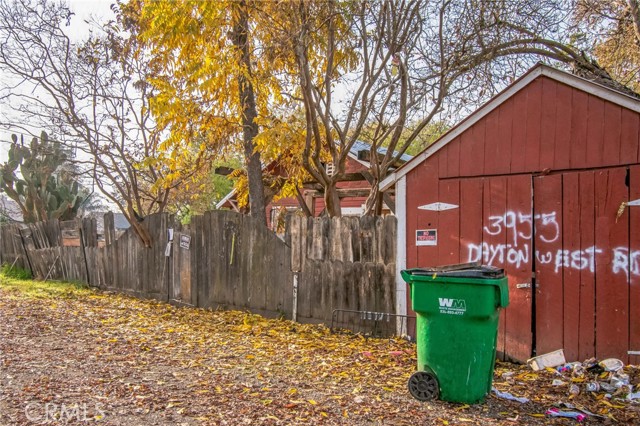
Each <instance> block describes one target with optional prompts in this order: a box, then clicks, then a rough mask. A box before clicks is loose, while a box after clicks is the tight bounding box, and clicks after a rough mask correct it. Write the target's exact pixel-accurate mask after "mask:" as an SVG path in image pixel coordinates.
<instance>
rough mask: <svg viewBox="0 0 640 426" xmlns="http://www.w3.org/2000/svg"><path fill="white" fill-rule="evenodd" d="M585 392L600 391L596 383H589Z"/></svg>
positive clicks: (598, 384)
mask: <svg viewBox="0 0 640 426" xmlns="http://www.w3.org/2000/svg"><path fill="white" fill-rule="evenodd" d="M586 389H587V392H598V391H599V390H600V383H598V382H589V383H587V387H586Z"/></svg>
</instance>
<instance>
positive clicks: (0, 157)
mask: <svg viewBox="0 0 640 426" xmlns="http://www.w3.org/2000/svg"><path fill="white" fill-rule="evenodd" d="M67 1H68V3H69V6H70V7H71V10H72V11H73V12H74V13H75V16H73V18H72V19H71V25H70V26H69V27H67V29H68V35H69V38H71V39H72V40H82V39H83V38H84V37H85V36H86V35H87V34H88V31H89V26H88V25H87V24H86V23H85V22H84V21H85V20H88V19H91V17H95V18H96V19H97V20H98V21H102V20H106V19H109V18H110V17H111V16H112V12H111V9H110V6H111V4H112V3H114V2H115V1H114V0H67ZM5 79H7V77H6V76H5V75H4V74H0V80H2V81H5ZM6 113H7V112H5V111H0V114H3V115H4V114H6ZM33 130H34V132H36V133H39V131H38V129H33ZM25 139H26V140H27V141H28V140H30V137H27V136H26V135H25ZM10 142H11V132H10V131H6V130H4V129H0V163H4V162H5V161H6V160H7V151H8V149H9V144H10Z"/></svg>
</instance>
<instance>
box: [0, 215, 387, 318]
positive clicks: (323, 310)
mask: <svg viewBox="0 0 640 426" xmlns="http://www.w3.org/2000/svg"><path fill="white" fill-rule="evenodd" d="M112 222H113V217H112V215H109V214H107V215H105V243H104V244H98V238H97V227H96V220H95V219H85V220H82V221H69V222H64V223H58V221H49V222H47V223H37V224H30V225H28V226H22V227H19V226H17V225H11V226H4V227H2V228H1V229H0V250H1V251H0V260H2V262H6V263H13V262H16V263H17V264H19V265H20V266H21V267H26V268H31V270H32V271H33V272H34V275H35V276H36V277H38V278H40V279H45V278H47V279H64V280H74V281H82V282H86V283H90V284H91V285H92V286H96V287H99V288H103V289H108V290H113V291H118V292H124V293H128V294H131V295H134V296H136V297H141V298H153V299H158V300H163V301H170V302H171V303H176V304H185V305H193V306H199V307H203V308H210V309H219V308H222V309H249V310H251V311H253V312H256V313H261V314H264V315H268V316H284V317H287V318H291V317H292V314H293V311H294V303H295V304H296V308H297V318H296V319H297V320H299V321H301V322H314V323H319V322H324V323H329V322H331V321H332V313H333V311H334V310H335V309H342V310H351V311H366V312H378V313H380V312H384V313H394V309H395V254H396V252H395V239H396V237H395V235H396V220H395V218H394V217H386V218H374V217H362V218H305V217H300V216H296V215H293V216H291V217H289V218H288V220H287V229H286V233H285V238H284V241H283V240H281V239H280V238H278V237H277V236H276V235H275V234H274V233H272V232H271V231H269V230H268V229H267V228H266V227H264V225H262V224H261V223H259V222H258V221H256V220H254V219H253V218H251V217H250V216H243V215H240V214H237V213H234V212H230V211H214V212H207V213H205V214H204V215H202V216H194V217H193V218H192V221H191V224H190V225H188V226H182V225H180V224H178V223H175V222H174V219H173V217H171V216H170V215H168V214H161V215H152V216H149V217H147V218H145V219H144V222H143V223H142V225H143V226H145V227H146V229H147V230H148V231H149V235H150V237H151V240H152V246H151V247H150V248H147V247H144V245H143V244H142V243H141V242H140V240H139V238H137V236H136V235H135V234H134V232H133V230H132V229H129V230H127V231H126V232H124V233H123V234H122V235H121V236H120V237H119V238H117V239H116V238H115V236H116V234H115V231H114V230H113V229H112V228H113V223H112ZM170 228H171V229H173V234H172V235H173V240H172V241H170V239H169V236H170V234H169V232H168V230H169V229H170ZM76 240H77V242H78V244H75V243H73V244H72V245H73V246H65V244H67V245H69V241H76ZM167 254H168V255H167ZM30 259H32V261H31V263H30V262H29V260H30ZM294 274H295V275H296V276H297V282H298V291H297V297H296V298H294V289H293V282H294ZM357 323H358V318H354V317H348V318H347V317H345V318H344V319H342V320H341V322H340V323H339V324H335V325H337V326H339V327H344V328H356V327H357V328H358V329H359V330H362V324H361V323H359V324H357Z"/></svg>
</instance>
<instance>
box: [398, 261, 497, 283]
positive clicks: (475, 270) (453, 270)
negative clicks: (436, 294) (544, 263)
mask: <svg viewBox="0 0 640 426" xmlns="http://www.w3.org/2000/svg"><path fill="white" fill-rule="evenodd" d="M404 272H406V273H407V274H408V275H417V276H420V275H434V274H436V275H437V276H438V277H455V278H479V279H490V280H495V279H499V278H503V277H504V269H502V268H497V267H495V266H489V265H481V264H480V263H478V262H473V263H459V264H455V265H444V266H435V267H430V268H414V269H407V270H406V271H404Z"/></svg>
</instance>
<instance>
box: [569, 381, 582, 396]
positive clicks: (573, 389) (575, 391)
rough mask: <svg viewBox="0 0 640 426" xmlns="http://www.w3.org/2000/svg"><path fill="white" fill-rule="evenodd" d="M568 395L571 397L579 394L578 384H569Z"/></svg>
mask: <svg viewBox="0 0 640 426" xmlns="http://www.w3.org/2000/svg"><path fill="white" fill-rule="evenodd" d="M569 395H571V396H572V397H573V396H576V395H580V386H578V385H576V384H575V383H573V384H572V385H571V386H569Z"/></svg>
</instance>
